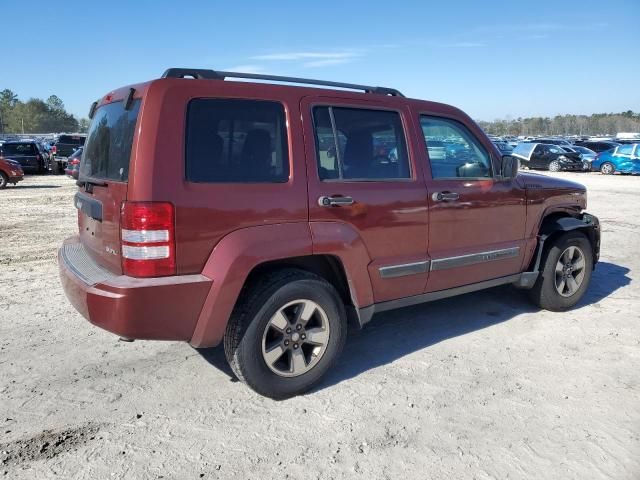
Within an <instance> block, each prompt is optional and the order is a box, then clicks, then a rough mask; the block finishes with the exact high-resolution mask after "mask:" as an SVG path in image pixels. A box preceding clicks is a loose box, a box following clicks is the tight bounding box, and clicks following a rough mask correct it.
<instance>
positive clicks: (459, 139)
mask: <svg viewBox="0 0 640 480" xmlns="http://www.w3.org/2000/svg"><path fill="white" fill-rule="evenodd" d="M420 125H421V127H422V133H423V135H424V139H425V141H426V143H427V150H428V152H429V162H430V163H431V176H432V177H433V178H434V179H438V178H469V177H472V178H491V177H492V167H491V157H490V156H489V154H488V153H487V151H486V150H485V149H484V147H483V146H482V144H481V143H480V142H479V141H478V139H476V138H475V137H474V136H473V134H472V133H471V132H470V131H469V130H468V129H467V127H465V126H464V125H462V124H461V123H460V122H457V121H455V120H450V119H447V118H440V117H431V116H426V115H422V116H420Z"/></svg>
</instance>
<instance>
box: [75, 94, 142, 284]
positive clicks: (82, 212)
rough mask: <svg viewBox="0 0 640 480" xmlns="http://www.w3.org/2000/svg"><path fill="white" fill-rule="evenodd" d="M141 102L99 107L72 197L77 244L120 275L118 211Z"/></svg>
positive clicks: (124, 187)
mask: <svg viewBox="0 0 640 480" xmlns="http://www.w3.org/2000/svg"><path fill="white" fill-rule="evenodd" d="M139 111H140V99H134V100H133V101H131V102H130V104H129V106H128V108H125V101H124V100H120V101H114V102H112V103H106V104H103V105H101V106H99V107H98V108H97V109H96V111H95V114H94V116H93V119H92V121H91V125H90V127H89V132H88V133H87V139H86V142H85V145H84V151H83V154H82V161H81V163H80V173H79V179H78V184H79V185H80V190H79V191H78V193H76V196H75V206H76V208H77V209H78V228H79V230H80V241H81V243H82V244H83V245H84V247H85V249H86V250H87V252H88V253H89V255H90V256H91V257H92V258H93V259H94V260H95V261H96V262H97V263H98V264H100V265H102V266H103V267H105V268H106V269H108V270H109V271H111V272H113V273H116V274H121V273H122V266H121V247H120V211H121V206H122V203H123V202H124V201H125V200H126V199H127V187H128V179H129V164H130V161H131V153H132V148H133V143H134V137H135V132H136V123H137V120H138V113H139Z"/></svg>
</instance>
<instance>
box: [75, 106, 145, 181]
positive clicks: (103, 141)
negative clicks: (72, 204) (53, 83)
mask: <svg viewBox="0 0 640 480" xmlns="http://www.w3.org/2000/svg"><path fill="white" fill-rule="evenodd" d="M139 110H140V100H139V99H138V100H134V101H133V102H132V103H131V106H130V108H129V110H125V109H124V105H123V103H122V102H114V103H109V104H108V105H103V106H102V107H100V108H98V109H97V110H96V113H95V116H94V117H93V120H92V122H91V126H90V127H89V132H88V133H87V141H86V144H85V147H84V152H83V154H82V162H81V165H80V176H81V177H91V178H101V179H105V180H116V181H119V182H124V181H127V179H128V178H129V159H130V157H131V146H132V144H133V136H134V134H135V127H136V121H137V119H138V111H139Z"/></svg>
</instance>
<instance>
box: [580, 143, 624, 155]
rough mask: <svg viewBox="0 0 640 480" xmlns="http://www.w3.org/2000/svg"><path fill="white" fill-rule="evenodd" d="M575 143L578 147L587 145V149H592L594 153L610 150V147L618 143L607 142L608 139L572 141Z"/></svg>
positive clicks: (614, 146)
mask: <svg viewBox="0 0 640 480" xmlns="http://www.w3.org/2000/svg"><path fill="white" fill-rule="evenodd" d="M574 144H575V145H578V146H579V147H587V148H588V149H589V150H593V151H594V152H596V153H601V152H606V151H607V150H611V149H612V148H616V147H617V146H618V145H620V144H619V143H618V142H609V141H605V140H602V141H599V142H598V141H579V142H574Z"/></svg>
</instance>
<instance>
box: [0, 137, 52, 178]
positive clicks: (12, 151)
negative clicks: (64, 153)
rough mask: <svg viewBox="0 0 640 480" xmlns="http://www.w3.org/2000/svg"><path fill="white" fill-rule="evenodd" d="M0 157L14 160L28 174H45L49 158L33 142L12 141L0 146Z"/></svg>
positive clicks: (36, 143)
mask: <svg viewBox="0 0 640 480" xmlns="http://www.w3.org/2000/svg"><path fill="white" fill-rule="evenodd" d="M0 157H4V158H6V159H9V160H15V161H16V162H18V163H19V164H20V166H21V167H22V170H24V171H25V172H28V173H46V172H47V171H48V170H49V157H48V156H47V155H46V154H45V152H44V151H43V149H42V147H41V146H40V145H39V144H38V142H36V141H34V140H14V141H10V142H5V143H3V144H2V145H0Z"/></svg>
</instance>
